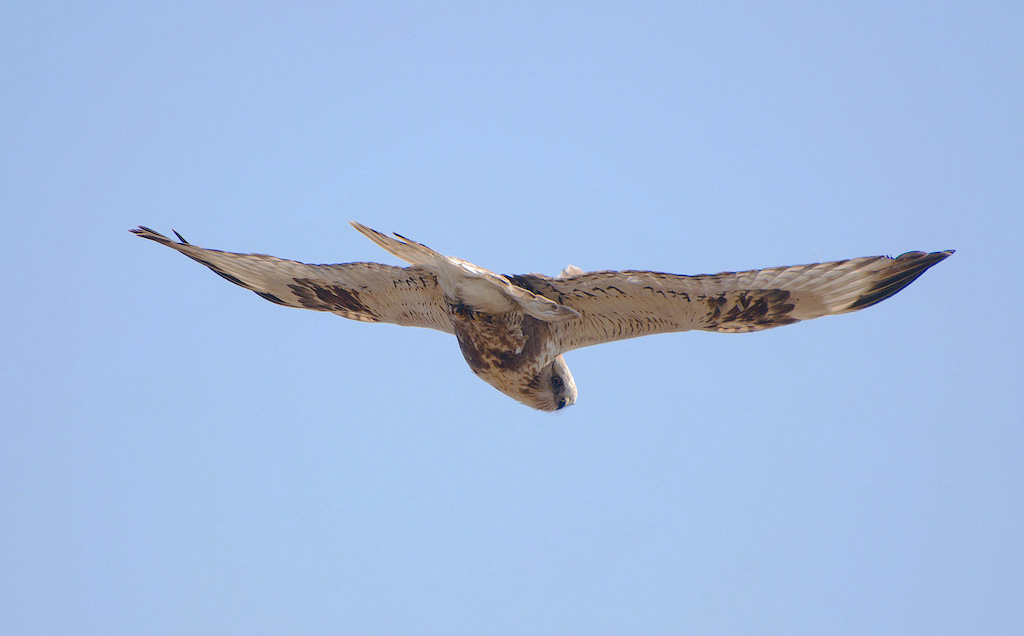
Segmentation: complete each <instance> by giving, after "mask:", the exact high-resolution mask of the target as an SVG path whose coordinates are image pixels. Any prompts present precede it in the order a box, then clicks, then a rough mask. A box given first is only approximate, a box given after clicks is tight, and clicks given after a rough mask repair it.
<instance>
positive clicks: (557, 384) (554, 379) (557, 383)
mask: <svg viewBox="0 0 1024 636" xmlns="http://www.w3.org/2000/svg"><path fill="white" fill-rule="evenodd" d="M564 384H565V383H564V382H562V377H561V376H558V375H553V376H551V386H552V387H553V388H554V389H556V390H557V389H561V388H562V386H563V385H564Z"/></svg>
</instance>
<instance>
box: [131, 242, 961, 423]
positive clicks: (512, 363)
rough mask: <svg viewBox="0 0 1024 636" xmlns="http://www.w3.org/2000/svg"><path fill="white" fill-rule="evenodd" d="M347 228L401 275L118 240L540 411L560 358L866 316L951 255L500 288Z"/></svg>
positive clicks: (557, 385) (555, 389)
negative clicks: (369, 331)
mask: <svg viewBox="0 0 1024 636" xmlns="http://www.w3.org/2000/svg"><path fill="white" fill-rule="evenodd" d="M352 225H353V227H355V228H356V229H357V230H359V231H360V232H362V233H363V234H364V235H366V236H367V237H368V238H369V239H370V240H372V241H373V242H374V243H376V244H377V245H379V246H380V247H382V248H384V249H385V250H387V251H388V252H390V253H391V254H393V255H394V256H397V257H398V258H400V259H402V260H404V261H406V262H407V263H410V266H409V267H396V266H393V265H384V264H381V263H341V264H335V265H309V264H306V263H299V262H296V261H290V260H285V259H281V258H276V257H274V256H267V255H265V254H237V253H233V252H222V251H220V250H213V249H206V248H202V247H196V246H194V245H191V244H190V243H189V242H188V241H186V240H185V239H184V238H182V236H181V235H180V234H178V233H177V232H174V234H175V236H177V237H178V241H174V240H172V239H169V238H167V237H166V236H164V235H162V234H160V233H158V232H155V231H153V230H151V229H149V228H146V227H138V228H136V229H133V230H131V231H132V232H133V233H135V234H137V235H138V236H141V237H142V238H146V239H149V240H151V241H156V242H157V243H160V244H161V245H166V246H167V247H170V248H172V249H174V250H177V251H178V252H181V253H182V254H184V255H185V256H188V257H189V258H191V259H193V260H195V261H198V262H200V263H202V264H203V265H205V266H207V267H209V268H210V269H211V270H213V271H214V272H215V273H217V274H219V275H220V276H222V277H224V278H226V279H227V280H229V281H231V282H232V283H234V284H236V285H239V286H241V287H244V288H246V289H248V290H251V291H253V292H256V293H257V294H258V295H260V296H261V297H263V298H265V299H267V300H269V301H271V302H273V303H277V304H279V305H284V306H286V307H297V308H302V309H314V310H317V311H329V312H331V313H334V314H338V315H339V316H343V317H345V318H350V319H352V320H361V321H363V322H388V323H393V324H396V325H403V326H407V327H428V328H430V329H437V330H439V331H443V332H445V333H449V334H452V335H454V336H455V338H456V339H457V340H458V342H459V347H460V348H461V349H462V355H463V356H464V357H465V359H466V362H467V363H468V364H469V368H470V369H472V370H473V373H475V374H476V375H477V376H479V377H480V378H482V379H483V380H484V381H485V382H487V383H488V384H490V385H491V386H493V387H494V388H496V389H498V390H499V391H501V392H502V393H504V394H505V395H508V396H509V397H512V398H514V399H516V400H518V401H520V402H522V403H523V404H525V405H527V406H530V407H532V408H535V409H539V410H541V411H555V410H557V409H561V408H563V407H565V406H568V405H570V404H573V403H575V402H576V383H575V382H574V381H573V377H572V374H570V373H569V368H568V366H566V364H565V359H564V358H563V354H564V353H565V352H567V351H572V350H573V349H578V348H580V347H587V346H590V345H596V344H601V343H604V342H611V341H614V340H622V339H625V338H635V337H637V336H646V335H650V334H657V333H667V332H674V331H688V330H691V329H700V330H703V331H714V332H720V333H745V332H748V331H761V330H762V329H770V328H772V327H779V326H782V325H789V324H792V323H795V322H799V321H801V320H808V319H810V318H817V317H819V316H829V315H833V314H842V313H847V312H851V311H857V310H858V309H864V308H865V307H870V306H871V305H874V304H876V303H879V302H881V301H883V300H885V299H886V298H889V297H890V296H892V295H893V294H895V293H896V292H898V291H900V290H901V289H903V288H904V287H906V286H907V285H909V284H910V283H912V282H913V281H914V279H916V278H917V277H918V276H920V275H921V274H923V273H924V271H925V270H927V269H928V268H929V267H931V266H932V265H935V264H936V263H938V262H939V261H941V260H943V259H945V258H946V257H948V256H949V255H950V254H952V253H953V250H946V251H943V252H931V253H926V252H907V253H906V254H903V255H902V256H899V257H897V258H889V257H887V256H867V257H863V258H853V259H849V260H845V261H834V262H830V263H816V264H812V265H794V266H791V267H771V268H768V269H760V270H751V271H746V272H723V273H721V274H710V275H700V276H682V275H677V274H666V273H662V272H652V271H637V270H627V271H598V272H584V271H582V270H581V269H579V268H578V267H574V266H572V265H570V266H568V267H566V268H565V270H564V271H562V273H561V274H559V275H558V276H556V277H550V276H544V275H541V274H519V275H508V276H503V275H501V274H496V273H494V272H492V271H490V270H486V269H484V268H482V267H480V266H478V265H474V264H473V263H470V262H468V261H464V260H462V259H460V258H454V257H451V256H445V255H443V254H441V253H439V252H436V251H434V250H432V249H430V248H429V247H427V246H426V245H423V244H421V243H417V242H416V241H413V240H410V239H407V238H405V237H404V236H401V235H399V234H393V235H391V236H388V235H386V234H382V233H380V232H377V231H376V230H372V229H370V228H368V227H366V226H364V225H360V224H359V223H355V222H353V223H352Z"/></svg>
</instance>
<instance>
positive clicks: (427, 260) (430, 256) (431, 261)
mask: <svg viewBox="0 0 1024 636" xmlns="http://www.w3.org/2000/svg"><path fill="white" fill-rule="evenodd" d="M350 223H351V224H352V227H354V228H356V229H357V230H359V231H360V232H362V233H363V235H364V236H366V238H368V239H370V240H371V241H373V242H374V243H376V244H377V245H379V246H380V247H382V248H384V249H385V250H387V251H388V252H390V253H392V254H394V255H395V256H397V257H398V258H400V259H402V260H403V261H406V262H407V263H411V264H412V265H436V264H437V262H438V261H439V260H444V255H442V254H440V253H439V252H436V251H434V250H432V249H430V248H429V247H427V246H426V245H424V244H422V243H417V242H416V241H414V240H412V239H408V238H405V237H404V236H402V235H401V234H395V235H394V237H391V236H388V235H387V234H384V233H382V232H378V231H377V230H374V229H373V228H369V227H366V226H365V225H363V224H362V223H357V222H355V221H350Z"/></svg>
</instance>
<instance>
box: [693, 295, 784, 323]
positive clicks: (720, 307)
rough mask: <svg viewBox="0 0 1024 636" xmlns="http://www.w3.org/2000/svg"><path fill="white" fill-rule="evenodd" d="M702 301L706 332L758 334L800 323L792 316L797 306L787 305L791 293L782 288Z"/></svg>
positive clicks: (712, 297)
mask: <svg viewBox="0 0 1024 636" xmlns="http://www.w3.org/2000/svg"><path fill="white" fill-rule="evenodd" d="M702 300H703V301H704V303H706V305H707V307H708V315H707V318H706V323H705V325H706V326H704V327H703V328H704V329H710V330H720V331H733V330H735V331H757V330H760V329H768V328H771V327H779V326H782V325H789V324H792V323H794V322H799V320H798V319H797V318H793V317H792V316H790V315H789V314H790V312H792V311H793V308H794V305H793V304H792V303H789V302H787V301H788V300H789V292H788V291H786V290H783V289H769V290H764V291H741V292H730V293H726V294H720V295H718V296H708V297H704V298H703V299H702Z"/></svg>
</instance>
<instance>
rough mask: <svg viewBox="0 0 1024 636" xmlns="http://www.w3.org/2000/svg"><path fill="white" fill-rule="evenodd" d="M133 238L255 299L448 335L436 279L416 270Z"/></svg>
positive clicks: (153, 235) (144, 233)
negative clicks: (198, 265)
mask: <svg viewBox="0 0 1024 636" xmlns="http://www.w3.org/2000/svg"><path fill="white" fill-rule="evenodd" d="M131 231H132V232H133V233H134V234H137V235H138V236H141V237H143V238H147V239H149V240H151V241H156V242H157V243H160V244H161V245H166V246H167V247H170V248H172V249H174V250H177V251H179V252H181V253H182V254H184V255H185V256H188V257H189V258H191V259H193V260H195V261H198V262H200V263H202V264H203V265H206V266H207V267H209V268H210V269H212V270H213V271H214V272H216V273H217V274H219V275H220V276H222V277H224V278H225V279H227V280H229V281H231V282H232V283H234V284H236V285H240V286H242V287H244V288H246V289H248V290H251V291H253V292H255V293H256V294H258V295H260V296H261V297H263V298H265V299H267V300H269V301H271V302H274V303H277V304H278V305H284V306H286V307H296V308H300V309H314V310H316V311H329V312H332V313H335V314H338V315H339V316H344V317H345V318H351V319H352V320H361V321H363V322H390V323H394V324H396V325H403V326H407V327H429V328H431V329H437V330H439V331H445V332H447V333H452V326H451V321H450V320H449V319H448V314H447V312H446V311H445V308H444V306H443V304H442V298H441V289H440V287H439V286H438V284H437V278H436V277H435V276H434V275H433V274H432V273H430V272H429V271H427V270H425V269H423V268H421V267H416V266H414V267H393V266H391V265H382V264H380V263H342V264H337V265H308V264H306V263H299V262H296V261H289V260H285V259H282V258H276V257H273V256H267V255H266V254H235V253H233V252H222V251H220V250H211V249H205V248H202V247H195V246H194V245H190V244H189V243H188V241H186V240H185V239H183V238H182V237H181V235H180V234H178V233H177V232H175V234H176V235H177V236H178V238H179V239H180V241H181V242H176V241H173V240H171V239H169V238H167V237H166V236H164V235H163V234H160V233H159V232H155V231H153V230H151V229H149V228H147V227H138V228H136V229H134V230H131Z"/></svg>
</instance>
